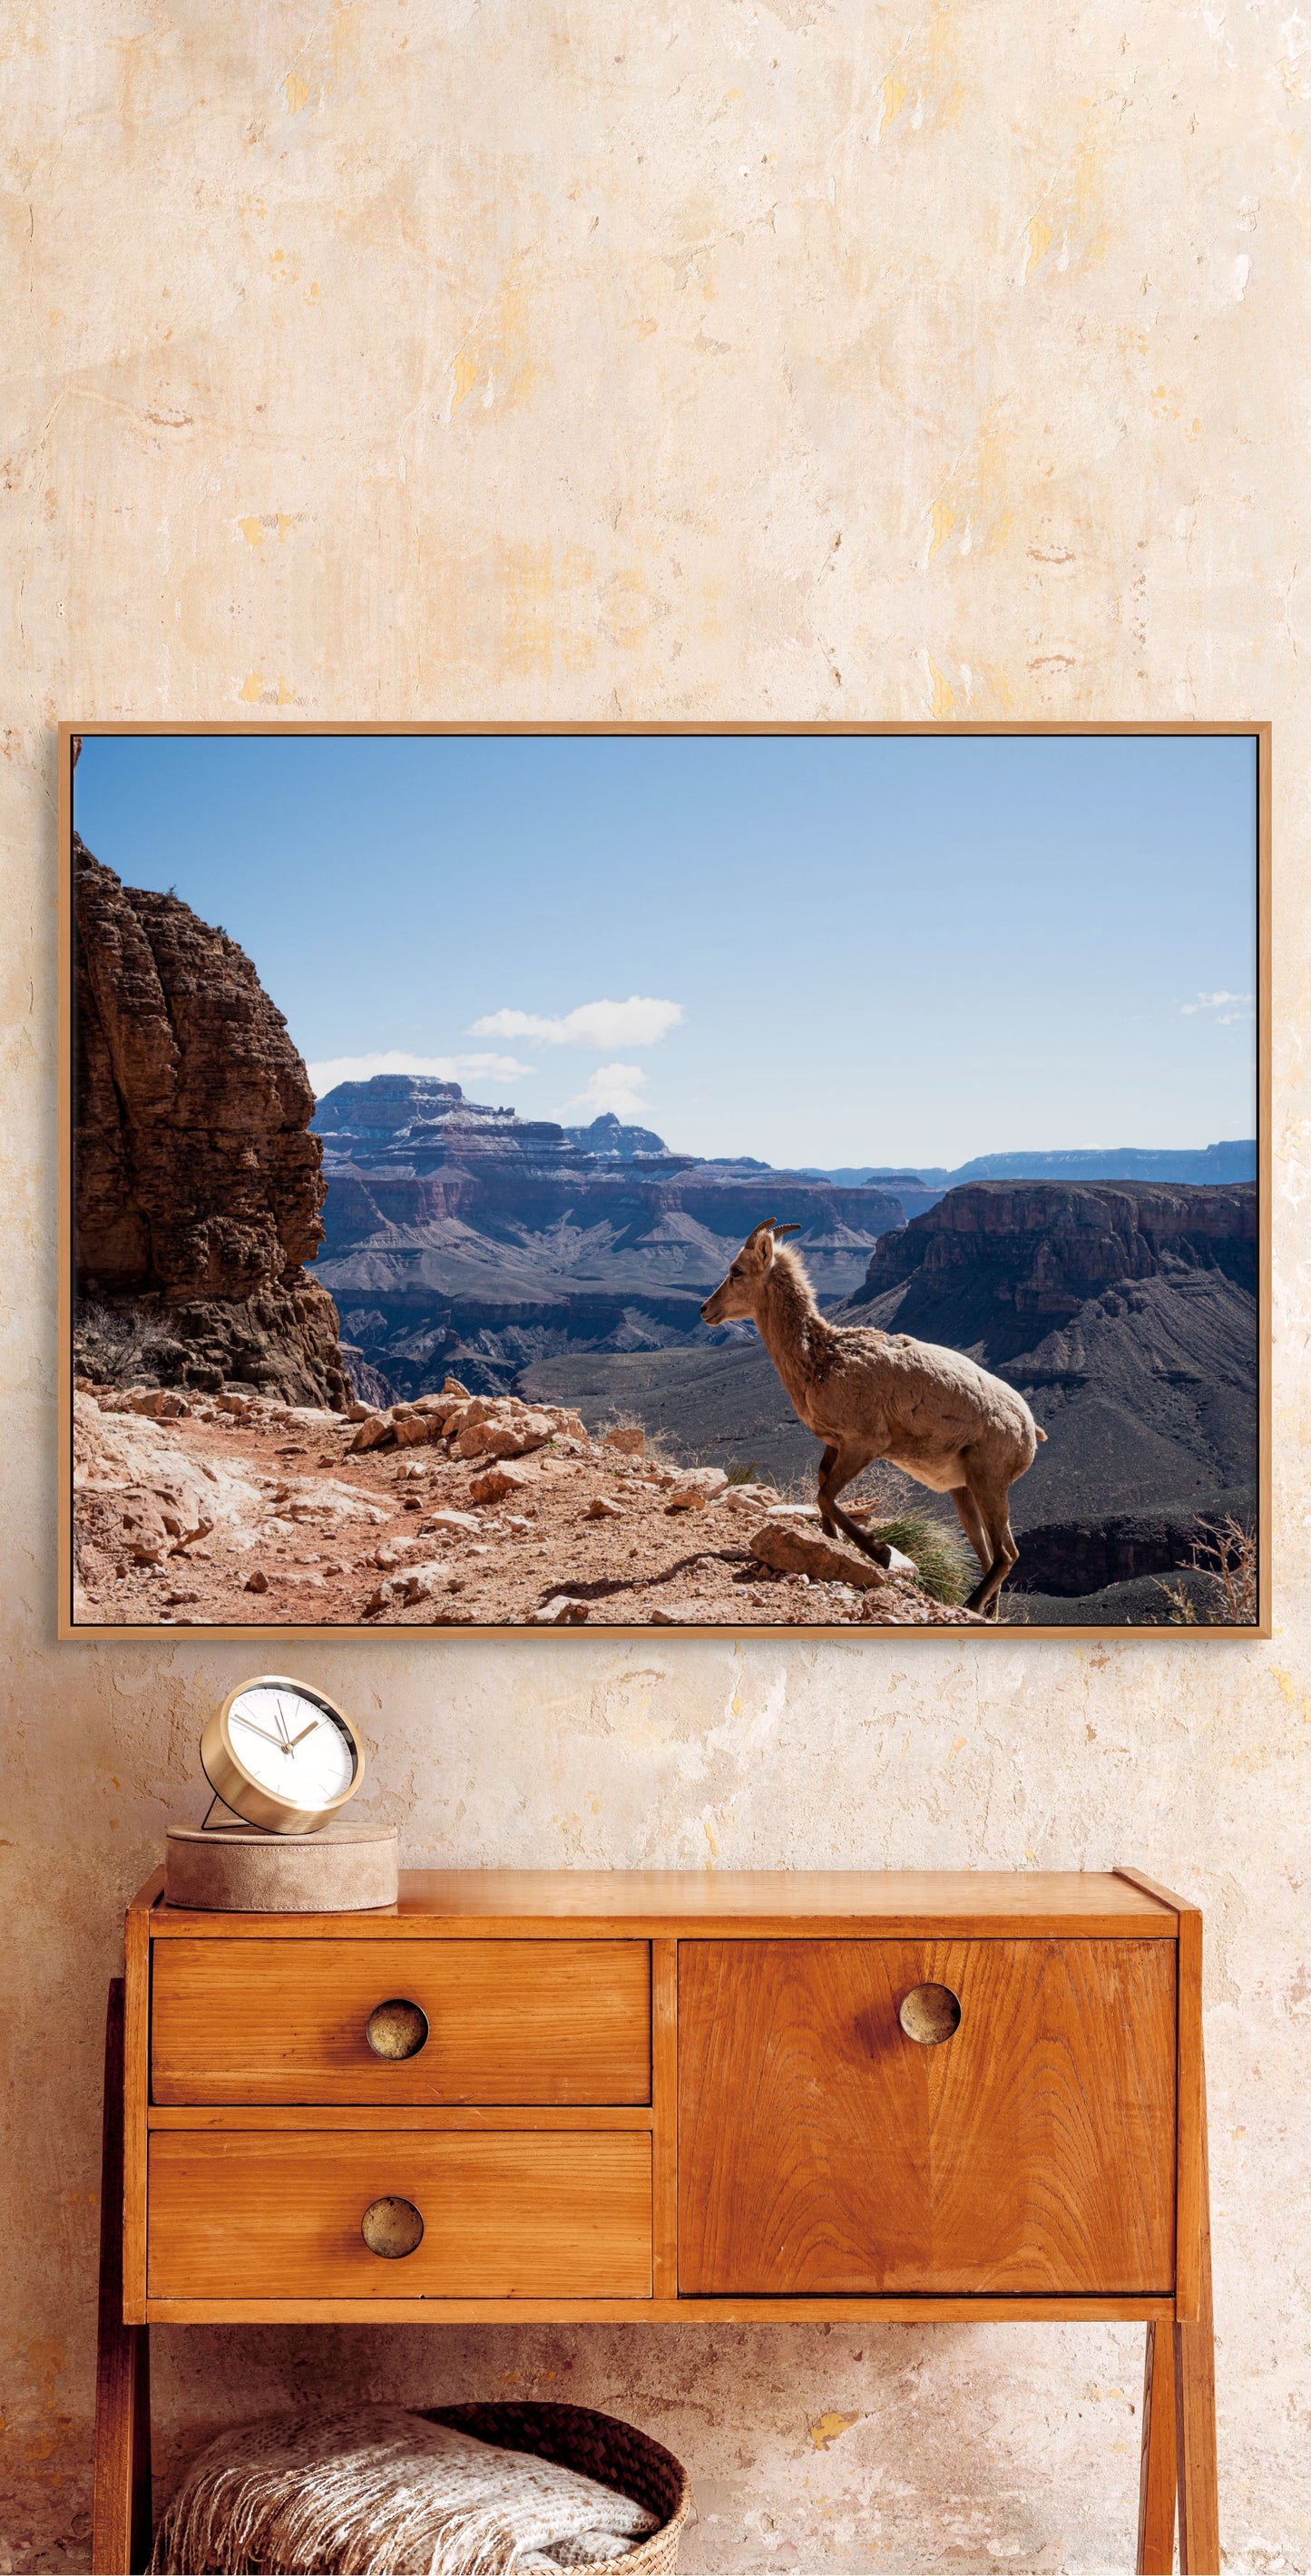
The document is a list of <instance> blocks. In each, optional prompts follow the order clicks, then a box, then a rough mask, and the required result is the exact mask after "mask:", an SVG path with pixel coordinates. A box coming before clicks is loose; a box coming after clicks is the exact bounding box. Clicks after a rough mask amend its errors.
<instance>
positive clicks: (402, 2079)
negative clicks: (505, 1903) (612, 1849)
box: [152, 1918, 651, 2108]
mask: <svg viewBox="0 0 1311 2576" xmlns="http://www.w3.org/2000/svg"><path fill="white" fill-rule="evenodd" d="M353 1921H354V1918H352V1935H351V1936H347V1935H346V1934H344V1933H342V1932H341V1931H340V1930H339V1931H338V1933H337V1936H336V1938H335V1939H332V1940H312V1939H309V1940H306V1939H302V1940H300V1941H298V1942H297V1943H296V1944H295V1946H294V1947H293V1948H292V1949H290V1950H289V1949H288V1947H287V1945H286V1944H285V1943H284V1942H281V1941H269V1940H265V1939H263V1938H260V1939H255V1940H252V1939H246V1938H243V1937H241V1936H240V1935H234V1936H233V1937H231V1938H229V1939H228V1940H225V1941H221V1942H216V1941H169V1942H164V1943H158V1942H157V1943H156V1944H155V1945H154V2015H153V2038H152V2065H153V2089H154V2098H155V2100H156V2102H160V2103H170V2102H172V2103H188V2102H246V2103H260V2102H270V2103H276V2102H303V2103H307V2104H313V2103H318V2102H368V2103H374V2104H377V2105H378V2106H379V2107H380V2108H381V2107H385V2105H386V2104H387V2103H389V2102H404V2103H422V2102H488V2103H494V2102H600V2103H605V2102H649V2100H650V2098H651V1962H650V1952H649V1949H648V1945H647V1944H646V1942H644V1941H613V1942H586V1943H584V1942H579V1941H432V1942H427V1943H423V1942H417V1941H407V1942H404V1943H397V1942H386V1941H359V1940H356V1939H355V1938H354V1937H353ZM392 1996H405V1997H407V1998H408V1999H409V2000H410V2001H411V2002H414V2003H417V2004H418V2005H419V2006H420V2007H421V2008H422V2010H423V2011H424V2012H425V2013H426V2014H427V2016H428V2022H429V2038H428V2042H427V2045H426V2047H424V2048H423V2049H422V2050H421V2051H420V2053H419V2055H418V2056H416V2057H410V2058H400V2059H391V2058H381V2057H376V2056H375V2055H374V2053H373V2051H372V2049H371V2048H370V2047H369V2044H368V2042H367V2040H366V2038H365V2035H364V2034H365V2024H366V2023H367V2021H368V2018H369V2015H370V2013H371V2012H372V2011H373V2009H374V2007H375V2005H377V2004H380V2003H383V2002H385V2001H387V2000H388V1999H389V1998H390V1997H392Z"/></svg>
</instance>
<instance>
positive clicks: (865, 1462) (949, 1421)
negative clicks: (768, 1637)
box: [701, 1221, 1047, 1619]
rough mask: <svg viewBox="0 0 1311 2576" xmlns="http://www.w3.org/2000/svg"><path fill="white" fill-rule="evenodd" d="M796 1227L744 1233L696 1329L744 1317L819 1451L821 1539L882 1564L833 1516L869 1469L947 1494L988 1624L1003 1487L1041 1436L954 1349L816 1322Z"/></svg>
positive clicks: (1011, 1547) (1005, 1393)
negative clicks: (875, 1463)
mask: <svg viewBox="0 0 1311 2576" xmlns="http://www.w3.org/2000/svg"><path fill="white" fill-rule="evenodd" d="M798 1231H799V1228H798V1227H796V1226H795V1225H777V1224H775V1223H773V1222H772V1221H771V1222H770V1223H769V1224H767V1225H758V1226H756V1227H755V1229H754V1231H753V1232H752V1233H750V1234H749V1235H748V1236H747V1239H746V1242H745V1243H744V1244H743V1246H742V1249H741V1251H740V1252H739V1254H738V1256H737V1259H736V1261H735V1262H734V1263H733V1266H732V1269H731V1270H730V1271H729V1274H728V1277H727V1278H726V1279H725V1280H723V1281H722V1282H721V1284H720V1286H719V1287H718V1288H716V1290H715V1293H714V1295H713V1297H707V1299H706V1302H705V1304H704V1306H703V1307H702V1309H701V1314H702V1319H703V1321H704V1322H705V1323H707V1324H726V1323H728V1322H730V1321H731V1320H732V1319H733V1318H734V1317H737V1316H748V1315H749V1316H750V1317H751V1319H752V1321H753V1322H754V1324H755V1326H756V1328H757V1331H758V1332H759V1334H760V1338H761V1340H762V1341H763V1343H764V1345H765V1348H766V1350H767V1351H768V1353H769V1356H770V1358H771V1359H772V1361H773V1363H774V1366H775V1368H776V1369H777V1370H778V1373H779V1376H780V1377H781V1379H782V1381H783V1385H784V1387H785V1388H786V1390H787V1393H788V1395H789V1396H790V1398H791V1400H792V1403H793V1405H794V1406H795V1408H796V1410H797V1413H798V1414H799V1415H800V1417H801V1420H802V1421H803V1422H804V1423H805V1426H806V1429H807V1430H808V1431H813V1432H814V1434H815V1436H816V1438H817V1439H819V1440H822V1441H823V1442H824V1455H823V1457H822V1458H821V1460H820V1462H819V1515H820V1519H821V1521H822V1523H823V1525H824V1528H825V1530H826V1531H827V1532H828V1535H829V1537H830V1538H835V1537H836V1536H837V1534H838V1531H839V1530H841V1531H842V1532H843V1533H844V1535H845V1536H846V1537H847V1538H849V1539H853V1540H854V1541H855V1544H856V1546H857V1547H859V1548H863V1549H864V1552H865V1554H866V1555H867V1556H872V1557H873V1558H874V1560H875V1562H876V1563H877V1564H879V1565H886V1564H887V1563H888V1562H889V1554H890V1551H889V1550H888V1548H887V1547H886V1546H885V1545H884V1543H883V1541H882V1540H880V1539H876V1538H871V1537H870V1536H869V1534H868V1532H867V1531H865V1530H863V1529H861V1528H860V1526H859V1524H858V1523H857V1522H856V1521H854V1520H852V1519H851V1518H850V1516H849V1514H848V1513H846V1512H844V1511H842V1510H840V1509H839V1506H838V1499H837V1498H838V1495H839V1494H840V1493H841V1492H842V1490H843V1487H844V1486H845V1485H849V1484H850V1483H851V1480H852V1477H853V1476H858V1475H859V1474H860V1472H861V1470H862V1468H864V1467H868V1466H869V1464H870V1462H871V1460H872V1459H875V1458H887V1459H890V1460H891V1462H892V1464H893V1466H895V1467H901V1468H903V1469H904V1471H905V1473H906V1474H907V1475H908V1476H914V1477H915V1479H916V1481H917V1482H918V1483H919V1484H921V1485H928V1486H929V1487H930V1489H931V1490H932V1492H934V1493H937V1494H950V1496H951V1499H952V1501H953V1503H954V1504H955V1506H956V1511H957V1514H958V1516H959V1519H960V1523H961V1527H962V1529H963V1530H964V1532H965V1535H966V1537H967V1538H968V1540H969V1542H970V1545H971V1547H972V1548H973V1550H974V1553H975V1555H976V1556H977V1558H978V1560H979V1563H980V1565H981V1566H982V1568H983V1577H982V1581H981V1582H979V1583H978V1584H976V1586H975V1589H974V1591H973V1592H972V1593H971V1594H970V1598H969V1603H968V1607H969V1608H970V1609H971V1610H979V1611H982V1613H983V1614H984V1616H985V1618H991V1619H995V1618H996V1617H997V1604H998V1597H999V1595H1000V1592H1001V1588H1002V1585H1003V1583H1004V1582H1005V1580H1006V1577H1007V1575H1008V1574H1009V1573H1010V1570H1011V1567H1012V1566H1013V1565H1014V1563H1015V1560H1016V1558H1017V1556H1018V1554H1019V1550H1018V1548H1017V1547H1016V1544H1015V1541H1014V1538H1013V1537H1012V1535H1011V1522H1010V1509H1009V1501H1008V1497H1009V1493H1010V1488H1011V1486H1012V1485H1013V1484H1014V1483H1015V1480H1016V1477H1017V1476H1022V1475H1023V1474H1024V1472H1025V1470H1026V1468H1028V1467H1031V1466H1032V1465H1033V1460H1034V1453H1035V1449H1036V1446H1037V1443H1038V1442H1039V1441H1040V1440H1045V1439H1046V1437H1047V1434H1046V1432H1045V1431H1040V1430H1039V1428H1038V1425H1037V1423H1036V1422H1035V1421H1034V1418H1033V1415H1032V1414H1031V1413H1030V1411H1029V1408H1028V1406H1027V1404H1026V1403H1025V1401H1024V1398H1023V1396H1021V1395H1017V1394H1016V1392H1015V1389H1014V1387H1010V1386H1007V1385H1005V1384H1004V1383H1003V1381H1002V1379H1001V1378H999V1377H993V1376H992V1375H991V1374H990V1372H989V1371H988V1370H987V1369H982V1368H980V1367H979V1366H978V1365H977V1363H976V1362H975V1361H974V1360H971V1359H967V1358H966V1357H965V1354H964V1352H963V1351H952V1350H947V1349H945V1348H943V1347H942V1346H941V1345H940V1344H938V1343H936V1342H916V1341H912V1340H911V1338H910V1336H909V1334H907V1333H884V1332H880V1331H879V1330H878V1329H877V1327H876V1326H874V1325H868V1324H830V1323H829V1322H828V1321H827V1319H826V1317H825V1316H823V1315H821V1313H820V1311H819V1308H818V1306H817V1305H816V1303H815V1297H814V1292H813V1290H812V1288H811V1285H810V1281H809V1279H808V1278H807V1276H806V1272H805V1268H804V1266H803V1264H802V1262H801V1261H800V1260H799V1259H798V1257H797V1254H796V1253H795V1252H793V1251H792V1250H791V1249H790V1248H789V1247H788V1246H787V1245H785V1244H783V1243H781V1242H780V1240H779V1238H780V1236H782V1235H785V1234H796V1233H797V1232H798Z"/></svg>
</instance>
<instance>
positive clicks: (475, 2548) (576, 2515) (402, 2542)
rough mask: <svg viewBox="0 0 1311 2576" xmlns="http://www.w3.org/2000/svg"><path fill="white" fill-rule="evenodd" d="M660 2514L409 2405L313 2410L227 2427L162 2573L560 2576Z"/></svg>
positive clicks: (165, 2553)
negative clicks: (331, 2411)
mask: <svg viewBox="0 0 1311 2576" xmlns="http://www.w3.org/2000/svg"><path fill="white" fill-rule="evenodd" d="M656 2528H657V2518H656V2516H655V2515H654V2514H653V2513H648V2512H647V2510H646V2508H645V2506H643V2505H640V2504H634V2502H633V2501H632V2499H631V2497H629V2496H625V2495H618V2494H616V2492H615V2490H614V2489H613V2488H612V2487H603V2486H599V2485H598V2484H597V2482H596V2480H595V2479H594V2478H585V2477H580V2476H579V2475H578V2473H577V2471H576V2470H574V2469H561V2468H557V2467H555V2465H554V2463H553V2462H551V2461H549V2460H539V2459H537V2458H535V2457H534V2456H532V2455H531V2454H530V2453H528V2452H525V2451H502V2450H498V2449H495V2448H494V2447H493V2446H492V2444H491V2443H489V2442H475V2441H473V2440H472V2439H471V2437H470V2436H469V2435H468V2434H467V2433H457V2432H454V2431H452V2430H451V2428H450V2427H449V2426H447V2425H445V2424H430V2423H428V2422H427V2421H426V2420H425V2418H424V2417H423V2416H421V2415H411V2414H408V2413H407V2412H406V2410H405V2408H404V2407H401V2406H359V2407H355V2408H353V2409H351V2410H350V2411H349V2412H342V2413H340V2414H334V2415H325V2414H323V2413H322V2412H320V2411H318V2410H310V2409H306V2410H304V2411H302V2412H300V2413H298V2414H295V2415H273V2416H264V2417H262V2418H261V2419H260V2420H259V2421H258V2422H257V2423H254V2424H239V2425H237V2426H235V2427H234V2429H233V2430H232V2431H230V2432H226V2433H222V2434H220V2436H219V2438H218V2440H217V2441H215V2442H211V2443H210V2445H209V2448H208V2450H206V2451H203V2452H202V2453H201V2455H200V2458H199V2459H198V2460H196V2461H195V2462H194V2463H193V2465H192V2467H191V2469H190V2470H189V2472H188V2474H187V2477H186V2479H185V2481H184V2483H183V2485H182V2488H181V2490H180V2492H179V2493H178V2494H177V2495H176V2496H175V2497H174V2500H173V2502H172V2504H171V2505H170V2506H169V2509H168V2511H167V2513H166V2514H165V2516H164V2519H163V2521H162V2522H161V2524H160V2527H159V2532H158V2536H157V2538H156V2541H155V2549H154V2555H153V2557H152V2559H151V2562H150V2566H151V2576H307V2571H313V2576H560V2570H561V2569H562V2568H566V2567H573V2568H576V2567H597V2566H600V2565H602V2564H604V2563H607V2562H609V2561H611V2560H615V2559H623V2558H626V2557H627V2556H628V2554H629V2552H630V2551H631V2550H633V2549H636V2548H637V2547H638V2545H639V2543H640V2542H641V2541H642V2540H643V2539H645V2538H646V2537H647V2536H648V2534H649V2533H651V2532H652V2531H654V2530H655V2529H656Z"/></svg>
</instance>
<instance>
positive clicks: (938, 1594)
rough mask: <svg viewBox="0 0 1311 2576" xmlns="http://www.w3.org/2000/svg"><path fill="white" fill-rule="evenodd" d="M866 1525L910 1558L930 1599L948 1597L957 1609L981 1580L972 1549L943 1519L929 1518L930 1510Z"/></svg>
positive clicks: (923, 1589)
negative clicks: (947, 1526) (928, 1512)
mask: <svg viewBox="0 0 1311 2576" xmlns="http://www.w3.org/2000/svg"><path fill="white" fill-rule="evenodd" d="M866 1527H867V1528H868V1529H869V1530H870V1531H871V1532H872V1533H873V1535H874V1536H875V1537H877V1538H881V1539H886V1541H887V1543H888V1546H889V1547H899V1548H900V1549H901V1552H902V1555H903V1556H908V1557H910V1558H911V1560H912V1562H913V1564H914V1567H915V1571H916V1573H917V1574H918V1576H919V1579H920V1588H921V1590H922V1591H924V1592H927V1594H928V1596H929V1599H930V1600H931V1601H945V1602H946V1603H947V1605H948V1607H949V1608H952V1609H955V1608H957V1607H958V1606H959V1604H960V1603H961V1602H962V1601H963V1600H964V1599H965V1596H966V1594H967V1592H972V1591H973V1589H974V1586H975V1583H976V1582H977V1581H978V1570H977V1568H976V1566H975V1562H974V1553H973V1550H972V1549H971V1548H968V1547H967V1546H966V1543H965V1540H964V1538H963V1537H958V1536H957V1534H956V1532H955V1530H951V1529H948V1528H946V1526H945V1525H944V1523H943V1522H942V1521H936V1520H932V1519H930V1517H929V1516H928V1514H927V1513H921V1512H904V1513H902V1514H901V1515H900V1516H899V1517H898V1518H897V1519H895V1520H890V1521H869V1522H867V1523H866Z"/></svg>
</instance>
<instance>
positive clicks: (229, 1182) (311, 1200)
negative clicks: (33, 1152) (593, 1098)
mask: <svg viewBox="0 0 1311 2576" xmlns="http://www.w3.org/2000/svg"><path fill="white" fill-rule="evenodd" d="M73 861H74V978H75V988H74V989H75V1000H74V1008H75V1015H76V1019H75V1027H76V1068H75V1076H74V1098H75V1103H76V1110H75V1135H74V1190H75V1220H74V1222H75V1262H76V1275H77V1299H78V1347H79V1358H80V1360H81V1362H82V1364H83V1366H85V1367H89V1368H91V1369H92V1371H93V1372H96V1371H98V1372H100V1373H103V1374H110V1375H118V1376H120V1377H121V1376H122V1374H123V1371H124V1369H126V1370H128V1371H129V1372H135V1373H136V1374H138V1375H140V1376H142V1377H143V1378H148V1379H154V1380H155V1381H156V1382H158V1383H163V1384H179V1385H190V1386H194V1387H197V1388H206V1389H210V1390H217V1389H219V1388H221V1387H222V1386H224V1385H225V1384H227V1383H229V1382H238V1383H245V1384H249V1385H255V1386H259V1387H262V1388H263V1389H265V1390H266V1391H267V1392H269V1393H276V1394H278V1395H280V1396H282V1397H283V1398H284V1399H285V1400H286V1401H288V1402H292V1403H320V1404H323V1403H326V1404H329V1405H333V1404H342V1403H344V1401H345V1398H346V1393H347V1388H346V1380H345V1376H344V1373H343V1368H342V1360H341V1352H340V1348H339V1340H338V1326H337V1312H336V1308H335V1306H334V1304H333V1301H332V1298H331V1297H330V1296H329V1295H328V1294H327V1292H326V1291H325V1290H324V1289H323V1288H322V1287H320V1286H318V1285H317V1284H316V1283H314V1282H312V1281H311V1280H310V1279H308V1278H307V1277H306V1275H305V1271H304V1269H303V1267H302V1265H303V1264H304V1263H305V1262H306V1261H312V1260H313V1259H314V1258H315V1255H316V1253H317V1251H318V1248H319V1245H320V1243H321V1242H322V1240H323V1224H322V1217H321V1210H322V1206H323V1200H324V1195H325V1188H326V1184H325V1181H324V1177H323V1170H322V1156H323V1149H322V1146H321V1144H320V1142H319V1139H318V1137H317V1136H315V1135H313V1134H312V1133H311V1132H310V1120H311V1117H312V1115H313V1110H314V1097H313V1093H312V1092H311V1089H310V1085H309V1079H308V1076H307V1074H306V1071H305V1067H304V1064H303V1063H302V1061H301V1058H300V1056H299V1055H298V1054H297V1052H296V1049H295V1047H294V1046H293V1045H292V1042H291V1039H290V1037H289V1036H288V1034H287V1027H286V1022H285V1021H284V1019H283V1017H282V1013H281V1012H280V1011H279V1010H277V1009H276V1008H275V1006H274V1004H273V1003H272V1002H271V1001H270V999H269V996H268V994H267V993H266V992H265V991H264V989H263V986H262V985H261V983H260V980H259V977H258V975H257V974H256V972H255V968H254V966H253V965H252V964H251V961H250V959H249V958H248V957H247V956H246V955H245V953H244V951H243V950H242V949H241V948H239V947H238V945H237V943H236V941H235V940H233V939H230V938H229V937H228V936H227V934H226V932H225V931H222V930H217V929H214V928H213V927H211V925H210V924H209V923H208V922H205V921H202V920H201V919H200V918H199V916H198V915H197V914H196V913H194V912H193V911H192V910H191V908H190V906H189V905H187V904H185V903H182V902H180V901H179V899H178V897H177V896H176V895H173V894H157V893H151V892H147V891H145V890H143V889H141V888H139V887H130V886H125V885H124V884H123V883H122V881H121V880H120V878H119V877H117V876H116V875H115V874H114V871H113V870H112V869H111V868H107V867H103V866H102V865H101V864H100V862H99V861H98V860H97V859H96V858H94V857H93V856H92V854H91V852H90V851H89V850H88V849H87V848H86V846H85V844H84V843H83V842H82V841H81V840H80V839H79V838H77V836H76V835H75V836H74V846H73Z"/></svg>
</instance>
